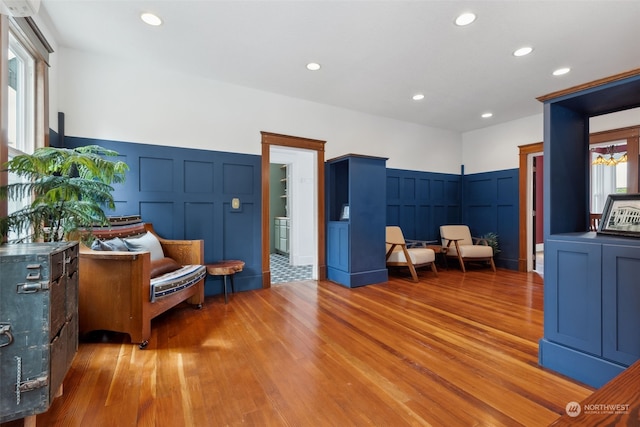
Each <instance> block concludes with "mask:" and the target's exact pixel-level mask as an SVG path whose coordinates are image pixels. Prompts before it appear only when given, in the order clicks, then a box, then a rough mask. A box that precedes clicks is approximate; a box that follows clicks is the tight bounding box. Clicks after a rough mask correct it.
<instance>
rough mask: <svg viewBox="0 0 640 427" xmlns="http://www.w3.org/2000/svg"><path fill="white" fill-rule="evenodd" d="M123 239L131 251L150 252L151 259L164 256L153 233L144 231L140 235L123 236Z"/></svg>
mask: <svg viewBox="0 0 640 427" xmlns="http://www.w3.org/2000/svg"><path fill="white" fill-rule="evenodd" d="M123 240H124V243H125V245H127V248H128V249H129V250H130V251H132V252H144V251H148V252H151V261H155V260H158V259H162V258H164V251H163V250H162V246H161V245H160V241H159V240H158V238H157V237H156V236H155V235H154V234H153V233H145V234H143V235H142V236H140V237H125V238H124V239H123Z"/></svg>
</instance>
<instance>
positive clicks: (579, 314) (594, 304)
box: [544, 240, 602, 356]
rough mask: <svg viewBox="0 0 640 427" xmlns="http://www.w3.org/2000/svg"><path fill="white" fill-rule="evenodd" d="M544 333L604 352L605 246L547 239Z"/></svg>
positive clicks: (571, 344)
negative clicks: (603, 297) (602, 321)
mask: <svg viewBox="0 0 640 427" xmlns="http://www.w3.org/2000/svg"><path fill="white" fill-rule="evenodd" d="M544 249H545V266H544V288H545V289H544V312H545V322H544V335H545V338H546V339H548V340H550V341H554V342H556V343H558V344H562V345H564V346H567V347H571V348H574V349H576V350H581V351H584V352H588V353H591V354H593V355H596V356H600V355H601V354H602V323H601V318H602V294H601V289H602V286H601V270H602V268H601V265H602V262H601V254H602V246H601V245H599V244H589V243H584V242H571V241H554V240H547V241H546V242H545V248H544Z"/></svg>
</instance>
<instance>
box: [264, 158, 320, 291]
mask: <svg viewBox="0 0 640 427" xmlns="http://www.w3.org/2000/svg"><path fill="white" fill-rule="evenodd" d="M316 155H317V153H316V152H315V151H312V150H306V149H301V148H290V147H281V146H271V149H270V162H271V163H270V173H269V179H270V186H269V190H270V214H269V216H270V219H269V224H270V225H269V226H270V227H271V230H270V237H271V238H270V256H269V260H270V268H269V270H270V272H271V284H272V285H274V284H277V283H287V282H294V281H300V280H310V279H317V278H318V273H317V271H318V264H317V262H316V261H317V254H316V250H317V243H316V239H317V237H318V236H317V232H316V230H317V227H316V226H315V222H316V209H315V205H316V201H317V194H316V193H317V188H318V186H317V182H316V177H317V173H316V170H315V169H316V164H317V162H316V160H315V156H316Z"/></svg>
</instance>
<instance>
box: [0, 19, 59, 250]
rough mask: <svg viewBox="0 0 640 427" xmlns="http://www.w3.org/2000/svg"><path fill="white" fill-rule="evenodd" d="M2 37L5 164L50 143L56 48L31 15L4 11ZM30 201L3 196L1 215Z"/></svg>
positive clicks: (0, 122) (0, 157) (0, 139)
mask: <svg viewBox="0 0 640 427" xmlns="http://www.w3.org/2000/svg"><path fill="white" fill-rule="evenodd" d="M0 40H1V41H2V43H1V45H2V46H4V47H5V49H6V50H5V51H3V52H2V54H1V55H0V59H1V61H0V67H2V68H1V70H2V72H1V73H0V74H2V75H5V73H6V75H7V81H8V84H7V85H6V86H0V91H1V92H2V96H1V97H0V99H1V100H2V101H3V103H2V105H0V112H2V114H0V127H1V128H3V129H6V130H7V132H6V134H0V164H4V163H5V162H6V161H7V160H9V159H11V158H13V157H15V156H16V155H19V154H22V153H27V154H31V153H33V152H34V150H35V149H36V148H37V147H40V146H45V145H48V141H49V122H48V114H49V112H48V105H47V102H48V101H47V100H48V96H47V91H48V87H47V72H48V70H47V64H48V61H49V54H50V53H52V52H53V49H51V46H50V45H49V44H48V43H47V41H46V39H45V38H44V36H43V34H42V33H41V32H40V30H39V29H38V26H37V25H36V23H35V22H34V21H33V19H32V18H30V17H27V18H17V17H8V16H4V15H0ZM5 135H6V139H5ZM17 179H19V178H18V177H16V176H15V175H13V174H0V183H1V184H3V185H4V184H6V183H13V182H16V180H17ZM29 202H30V200H28V199H21V200H18V201H14V200H9V201H8V200H0V215H6V214H8V213H11V212H13V211H15V210H17V209H20V208H21V207H23V206H25V205H26V204H28V203H29ZM8 237H9V239H14V238H17V237H19V236H8ZM1 239H2V236H0V240H1Z"/></svg>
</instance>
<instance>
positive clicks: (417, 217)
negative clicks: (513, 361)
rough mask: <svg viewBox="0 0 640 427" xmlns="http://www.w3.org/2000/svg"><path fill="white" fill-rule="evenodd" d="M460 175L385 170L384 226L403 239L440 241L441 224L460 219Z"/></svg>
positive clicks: (457, 222)
mask: <svg viewBox="0 0 640 427" xmlns="http://www.w3.org/2000/svg"><path fill="white" fill-rule="evenodd" d="M461 182H462V180H461V177H460V175H453V174H442V173H432V172H419V171H409V170H402V169H387V225H398V226H400V228H402V232H403V234H404V236H405V238H406V239H415V240H438V241H439V240H440V228H439V227H440V226H441V225H442V224H459V223H460V221H461V218H462V216H461V215H462V213H461V211H462V206H461V200H462V199H461Z"/></svg>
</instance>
